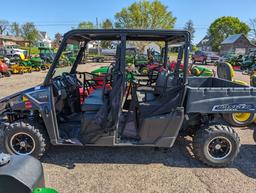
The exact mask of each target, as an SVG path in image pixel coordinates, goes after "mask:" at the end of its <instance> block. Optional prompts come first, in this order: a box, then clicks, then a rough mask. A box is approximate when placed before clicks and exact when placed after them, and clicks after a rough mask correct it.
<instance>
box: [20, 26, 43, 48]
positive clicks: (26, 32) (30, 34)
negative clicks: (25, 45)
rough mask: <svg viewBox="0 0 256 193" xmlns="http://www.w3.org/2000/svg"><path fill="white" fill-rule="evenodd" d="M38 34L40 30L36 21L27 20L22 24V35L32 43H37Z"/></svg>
mask: <svg viewBox="0 0 256 193" xmlns="http://www.w3.org/2000/svg"><path fill="white" fill-rule="evenodd" d="M38 35H39V32H38V31H37V29H36V27H35V25H34V23H32V22H27V23H25V24H23V25H22V26H21V36H22V37H23V38H24V39H25V40H27V41H29V43H30V44H31V43H32V44H35V43H36V41H37V40H38Z"/></svg>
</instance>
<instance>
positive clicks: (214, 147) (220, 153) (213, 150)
mask: <svg viewBox="0 0 256 193" xmlns="http://www.w3.org/2000/svg"><path fill="white" fill-rule="evenodd" d="M231 150H232V145H231V142H230V140H229V139H228V138H226V137H215V138H213V139H212V140H211V141H210V142H209V143H208V154H209V155H210V157H211V158H213V159H215V160H223V159H225V158H227V157H228V156H229V155H230V153H231Z"/></svg>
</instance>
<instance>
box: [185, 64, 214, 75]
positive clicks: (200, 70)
mask: <svg viewBox="0 0 256 193" xmlns="http://www.w3.org/2000/svg"><path fill="white" fill-rule="evenodd" d="M190 73H191V75H192V76H215V72H214V70H210V69H208V68H206V67H203V66H196V65H194V66H192V68H191V69H190Z"/></svg>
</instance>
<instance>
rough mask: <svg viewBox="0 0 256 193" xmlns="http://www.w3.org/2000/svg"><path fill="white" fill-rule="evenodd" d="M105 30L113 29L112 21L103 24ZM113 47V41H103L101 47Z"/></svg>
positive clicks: (108, 20)
mask: <svg viewBox="0 0 256 193" xmlns="http://www.w3.org/2000/svg"><path fill="white" fill-rule="evenodd" d="M102 28H103V29H113V23H112V22H111V21H110V19H106V20H105V21H103V23H102ZM110 46H111V41H101V47H102V48H109V47H110Z"/></svg>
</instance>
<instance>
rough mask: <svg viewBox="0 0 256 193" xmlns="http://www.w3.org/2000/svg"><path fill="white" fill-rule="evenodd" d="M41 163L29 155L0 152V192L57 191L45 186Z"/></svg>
mask: <svg viewBox="0 0 256 193" xmlns="http://www.w3.org/2000/svg"><path fill="white" fill-rule="evenodd" d="M44 181H45V180H44V173H43V167H42V164H41V163H40V162H39V161H38V160H36V159H35V158H33V157H31V156H18V155H12V156H10V155H8V154H3V153H0V182H1V187H0V193H18V192H19V193H58V192H57V191H55V190H53V189H50V188H45V182H44Z"/></svg>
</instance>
